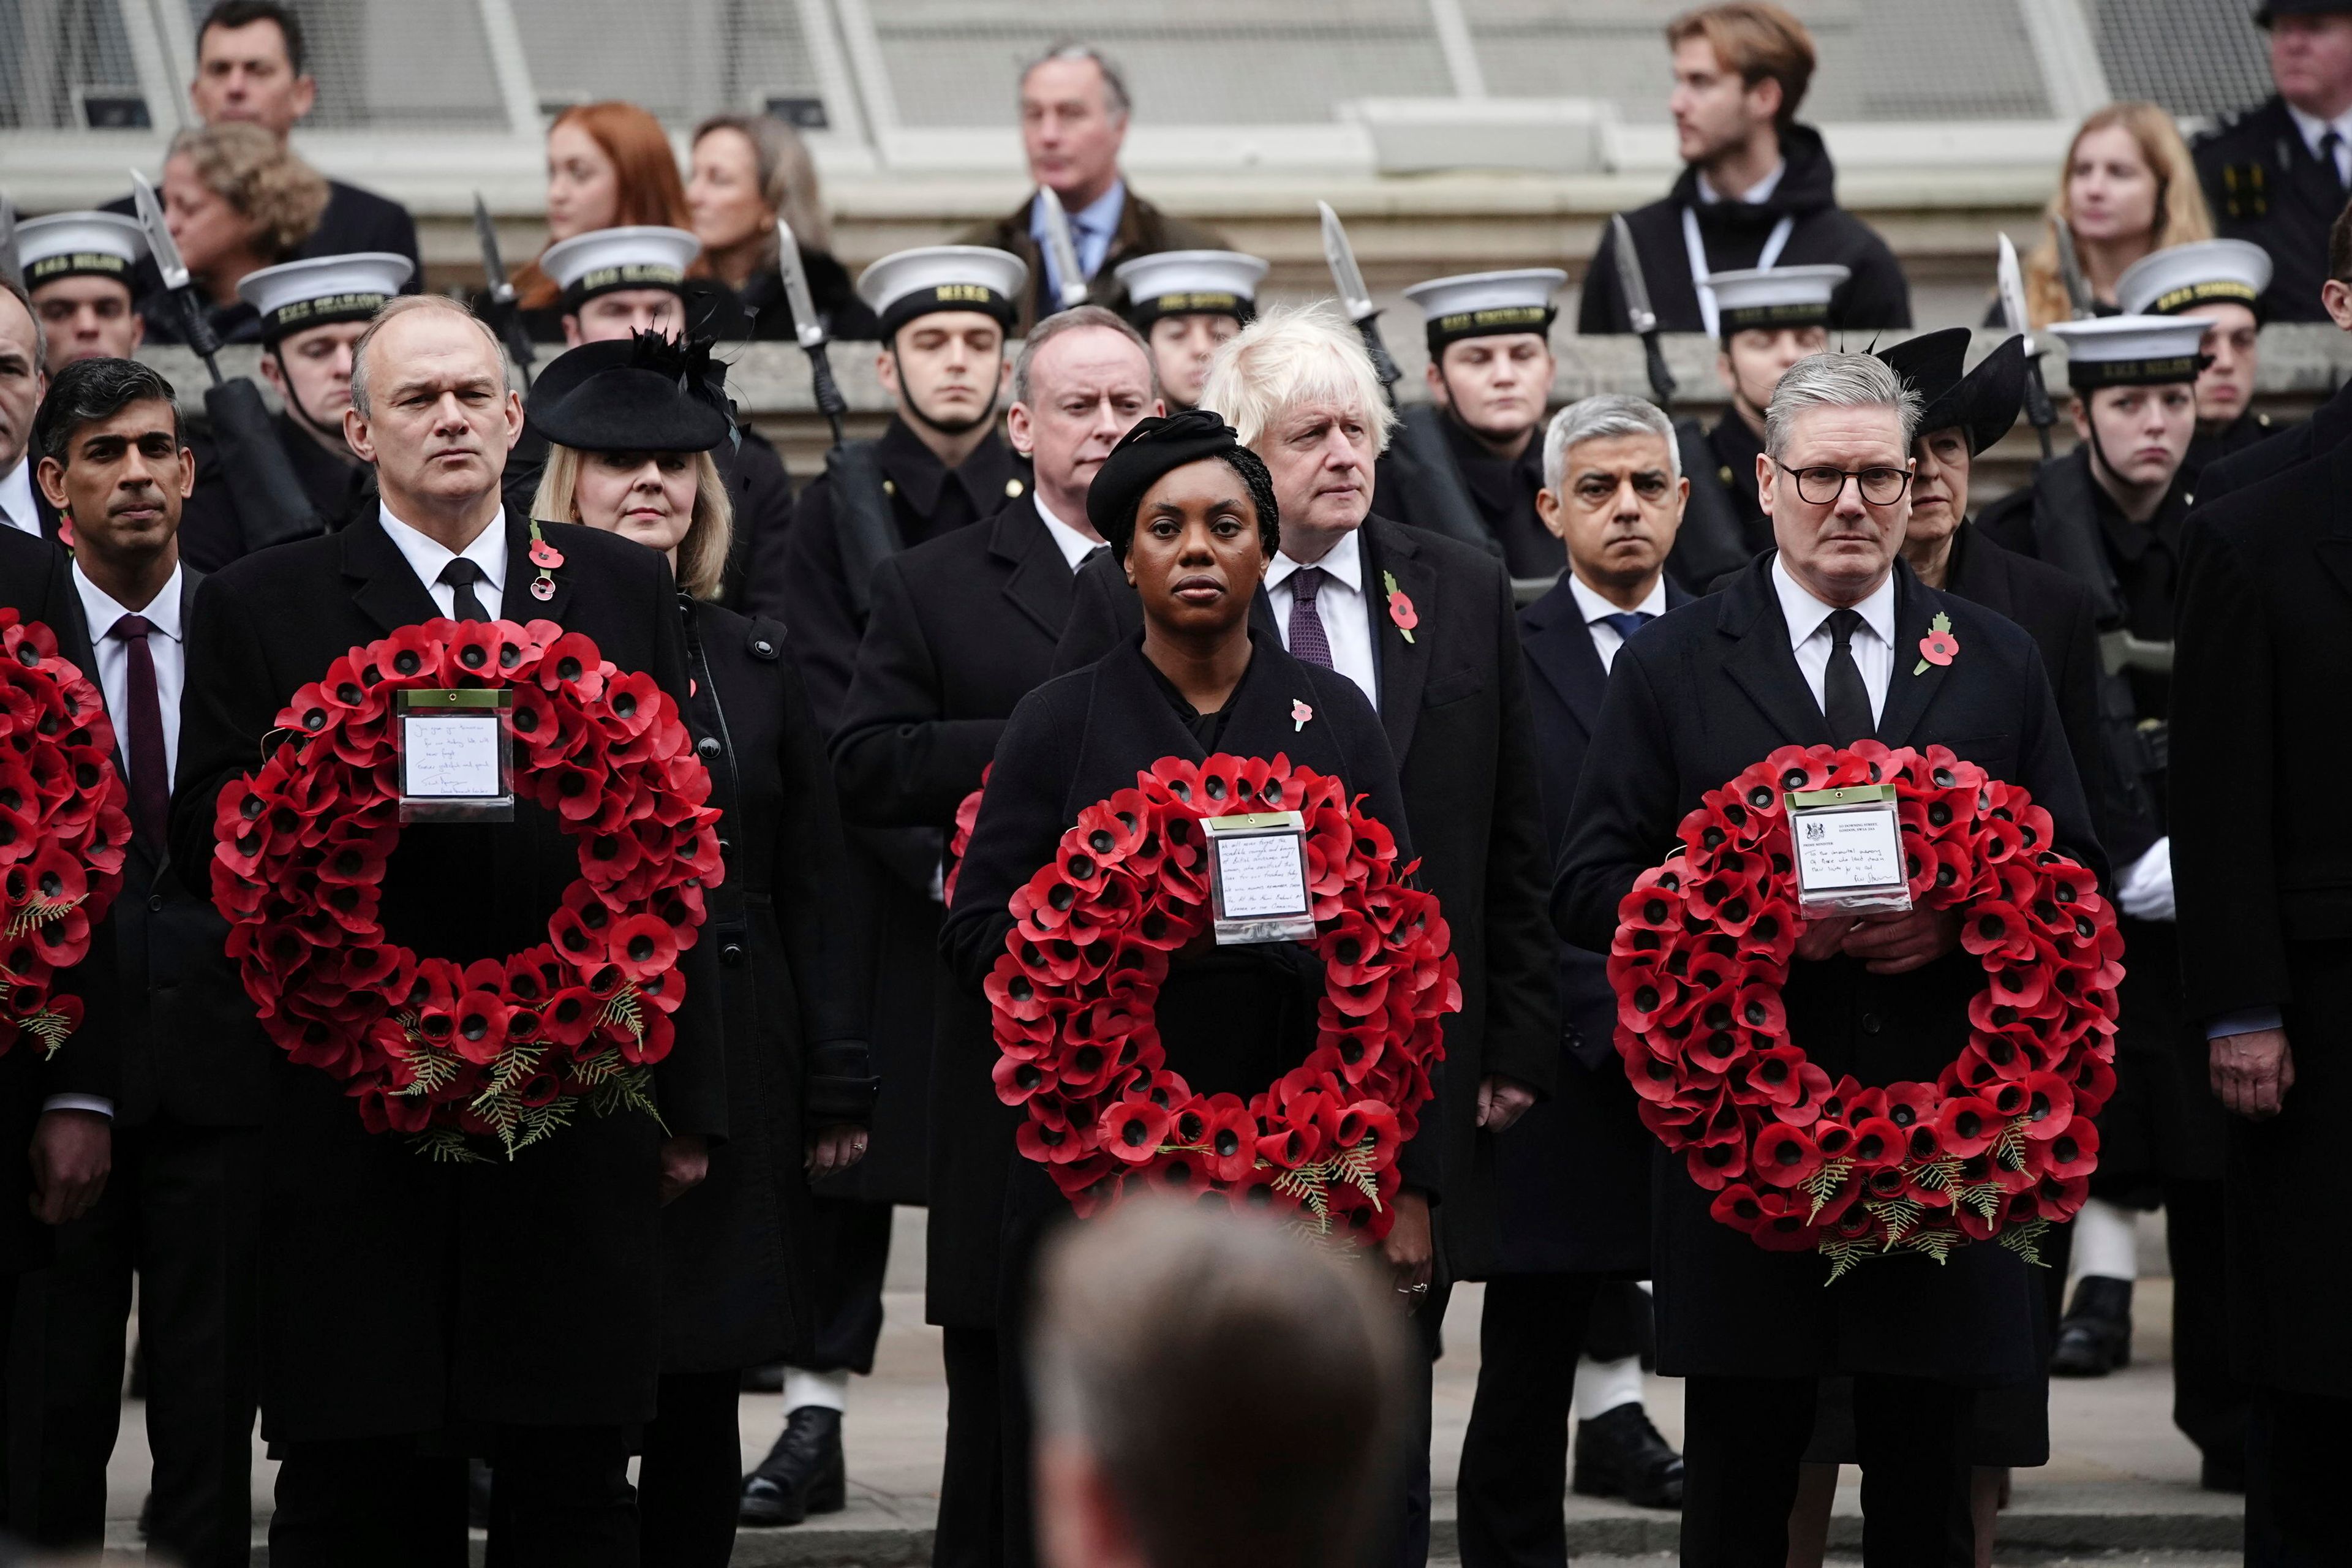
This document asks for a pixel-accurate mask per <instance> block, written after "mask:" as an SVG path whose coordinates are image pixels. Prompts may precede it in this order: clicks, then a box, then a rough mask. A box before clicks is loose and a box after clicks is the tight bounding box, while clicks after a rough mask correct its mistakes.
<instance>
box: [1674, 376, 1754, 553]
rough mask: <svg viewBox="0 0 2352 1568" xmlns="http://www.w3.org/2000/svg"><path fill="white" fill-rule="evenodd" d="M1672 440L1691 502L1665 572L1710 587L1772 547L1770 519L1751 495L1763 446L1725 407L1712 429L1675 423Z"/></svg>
mask: <svg viewBox="0 0 2352 1568" xmlns="http://www.w3.org/2000/svg"><path fill="white" fill-rule="evenodd" d="M1675 445H1676V447H1677V449H1678V450H1679V451H1680V452H1681V454H1682V459H1683V478H1685V479H1688V480H1690V500H1688V501H1686V502H1685V504H1684V506H1683V522H1682V527H1681V528H1680V529H1679V530H1678V531H1676V532H1675V548H1674V551H1673V552H1672V553H1671V554H1669V555H1668V556H1667V557H1666V570H1667V571H1668V572H1670V573H1671V574H1673V575H1674V576H1675V579H1676V580H1677V581H1680V582H1684V583H1713V582H1715V581H1716V580H1717V579H1718V578H1720V577H1723V576H1725V575H1726V574H1730V573H1734V572H1738V570H1739V569H1740V568H1741V567H1743V566H1746V565H1747V564H1748V563H1749V562H1750V561H1753V560H1755V559H1756V556H1757V554H1758V552H1760V551H1766V550H1769V549H1771V548H1772V520H1771V518H1769V516H1767V515H1766V514H1765V511H1764V503H1763V502H1762V501H1760V500H1758V499H1757V496H1756V459H1757V458H1759V457H1761V456H1762V455H1763V452H1764V443H1763V442H1761V441H1759V440H1758V439H1757V438H1756V432H1755V431H1753V430H1750V429H1749V428H1748V422H1747V421H1746V420H1744V419H1742V418H1740V417H1739V415H1738V411H1737V410H1735V409H1729V408H1727V409H1725V410H1724V411H1723V417H1721V418H1720V419H1717V421H1716V422H1715V427H1714V428H1713V429H1711V430H1709V429H1702V428H1701V427H1700V426H1699V422H1698V421H1697V420H1696V419H1677V420H1675Z"/></svg>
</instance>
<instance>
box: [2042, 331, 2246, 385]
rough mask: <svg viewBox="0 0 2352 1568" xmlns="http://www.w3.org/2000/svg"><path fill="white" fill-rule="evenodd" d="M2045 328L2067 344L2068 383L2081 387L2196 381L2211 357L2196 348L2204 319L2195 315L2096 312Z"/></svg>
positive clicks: (2202, 336) (2201, 339) (2202, 332)
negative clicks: (2110, 314)
mask: <svg viewBox="0 0 2352 1568" xmlns="http://www.w3.org/2000/svg"><path fill="white" fill-rule="evenodd" d="M2042 331H2046V332H2048V333H2049V334H2050V335H2051V336H2052V337H2053V338H2056V339H2057V340H2058V341H2059V342H2062V343H2063V344H2065V345H2066V384H2067V385H2069V386H2071V387H2073V388H2074V390H2075V391H2076V392H2078V393H2084V392H2090V391H2093V390H2095V389H2096V388H2098V387H2102V386H2161V385H2164V384H2168V383H2171V382H2181V381H2195V380H2196V379H2197V375H2198V373H2199V372H2200V371H2202V370H2203V369H2204V368H2205V366H2206V364H2207V363H2208V361H2207V359H2206V356H2205V355H2203V354H2201V353H2198V352H2197V346H2198V344H2199V343H2200V342H2202V341H2203V339H2204V336H2205V323H2204V322H2203V321H2199V320H2198V319H2197V318H2196V317H2194V316H2094V317H2092V318H2091V319H2090V320H2088V321H2053V322H2051V323H2050V325H2049V326H2047V327H2044V328H2043V329H2042Z"/></svg>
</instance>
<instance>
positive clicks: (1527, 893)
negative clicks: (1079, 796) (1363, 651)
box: [1055, 516, 1559, 1279]
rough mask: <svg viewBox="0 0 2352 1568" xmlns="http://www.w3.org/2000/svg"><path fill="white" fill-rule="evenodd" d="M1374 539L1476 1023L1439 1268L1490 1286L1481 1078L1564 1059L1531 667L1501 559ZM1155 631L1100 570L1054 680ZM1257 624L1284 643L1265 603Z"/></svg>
mask: <svg viewBox="0 0 2352 1568" xmlns="http://www.w3.org/2000/svg"><path fill="white" fill-rule="evenodd" d="M1361 538H1362V540H1363V544H1364V552H1365V561H1364V584H1365V586H1366V587H1367V588H1368V589H1370V590H1371V591H1370V593H1368V594H1367V595H1366V598H1367V600H1368V601H1369V604H1368V605H1367V610H1368V613H1369V614H1370V616H1371V617H1372V647H1373V655H1374V658H1375V660H1376V662H1377V666H1378V669H1379V674H1380V693H1381V700H1380V714H1381V725H1382V726H1383V727H1384V728H1385V729H1386V730H1387V731H1388V737H1389V750H1390V752H1391V754H1393V755H1394V756H1395V757H1396V758H1397V774H1398V783H1399V785H1400V787H1401V788H1402V790H1403V792H1404V803H1405V811H1406V814H1407V815H1408V816H1409V817H1410V818H1411V820H1412V836H1413V842H1414V844H1415V845H1417V846H1418V847H1419V848H1420V852H1421V855H1422V858H1423V875H1424V876H1425V877H1426V878H1427V879H1428V886H1429V888H1430V889H1431V890H1432V891H1433V892H1434V893H1436V894H1437V896H1438V899H1439V900H1440V901H1441V902H1442V903H1443V904H1444V909H1445V919H1446V922H1447V923H1448V924H1449V925H1450V926H1451V927H1452V928H1453V931H1454V952H1456V953H1458V954H1459V955H1460V956H1461V960H1462V1011H1461V1012H1459V1013H1457V1014H1455V1015H1454V1016H1451V1017H1449V1018H1448V1019H1447V1020H1446V1029H1445V1057H1446V1059H1445V1071H1444V1078H1443V1079H1442V1081H1441V1084H1440V1088H1439V1095H1440V1100H1441V1103H1440V1106H1439V1113H1438V1114H1437V1115H1436V1116H1434V1117H1430V1118H1424V1119H1423V1123H1422V1134H1421V1135H1422V1137H1423V1138H1427V1137H1429V1136H1431V1135H1432V1131H1433V1129H1435V1130H1437V1131H1438V1135H1439V1136H1441V1137H1442V1138H1443V1139H1444V1165H1443V1169H1444V1191H1445V1203H1444V1210H1443V1212H1442V1213H1441V1214H1440V1215H1439V1216H1438V1239H1439V1245H1440V1247H1442V1248H1443V1251H1442V1253H1441V1257H1442V1258H1443V1259H1444V1262H1445V1264H1446V1267H1447V1268H1449V1269H1450V1270H1451V1272H1452V1275H1453V1277H1454V1278H1455V1279H1480V1278H1483V1277H1484V1276H1485V1275H1486V1273H1488V1272H1489V1271H1491V1270H1492V1269H1493V1268H1494V1267H1495V1264H1496V1256H1497V1252H1498V1242H1497V1237H1496V1218H1495V1195H1494V1151H1495V1142H1496V1140H1495V1137H1494V1135H1493V1134H1491V1133H1488V1132H1486V1131H1484V1130H1482V1129H1481V1128H1480V1127H1479V1126H1478V1125H1477V1116H1478V1103H1477V1102H1478V1085H1479V1082H1480V1080H1481V1079H1485V1078H1486V1077H1487V1076H1488V1075H1490V1074H1501V1075H1503V1076H1506V1077H1509V1078H1515V1079H1518V1080H1519V1081H1520V1082H1522V1083H1525V1084H1527V1085H1528V1086H1529V1087H1531V1088H1533V1089H1535V1090H1536V1091H1537V1092H1538V1095H1544V1094H1549V1093H1550V1092H1551V1089H1552V1086H1553V1081H1554V1079H1555V1078H1556V1077H1557V1076H1558V1064H1559V1018H1558V1016H1557V1014H1556V1012H1555V1010H1554V1009H1555V999H1554V987H1553V973H1552V964H1553V956H1552V953H1553V942H1552V939H1551V935H1550V933H1549V931H1545V930H1544V921H1543V881H1544V863H1545V847H1544V842H1543V809H1542V805H1541V803H1540V801H1539V799H1538V792H1537V785H1536V764H1535V742H1534V739H1533V735H1532V730H1531V726H1530V723H1529V721H1528V687H1527V671H1526V666H1525V663H1524V661H1523V660H1522V659H1521V658H1520V655H1519V639H1518V629H1517V621H1516V619H1515V618H1514V615H1513V610H1512V605H1511V585H1510V582H1509V579H1508V578H1507V577H1506V576H1505V575H1504V572H1503V567H1502V563H1500V562H1498V561H1496V560H1495V559H1494V558H1493V557H1491V556H1489V555H1488V554H1486V552H1484V551H1483V550H1480V549H1477V548H1476V547H1475V546H1471V545H1466V544H1457V543H1455V542H1454V541H1453V540H1450V539H1442V538H1438V537H1436V536H1434V535H1433V534H1431V533H1428V532H1426V531H1423V530H1420V529H1413V528H1406V527H1404V526H1402V524H1399V523H1394V522H1391V521H1388V520H1387V519H1386V518H1383V517H1379V516H1373V517H1369V518H1367V519H1365V520H1364V525H1363V528H1362V530H1361ZM1384 573H1385V574H1393V575H1394V576H1395V578H1396V582H1397V587H1398V588H1399V589H1400V590H1401V591H1402V593H1403V594H1404V595H1405V596H1406V597H1407V598H1409V599H1411V600H1412V605H1413V607H1414V609H1415V611H1416V612H1417V613H1418V615H1419V617H1420V624H1419V625H1418V626H1415V627H1414V628H1413V634H1412V637H1413V640H1412V641H1411V642H1407V641H1406V640H1405V638H1404V634H1403V632H1402V629H1401V628H1399V627H1398V626H1397V625H1396V623H1395V621H1394V620H1393V619H1392V618H1391V616H1390V613H1389V609H1388V605H1387V604H1386V602H1385V600H1384V598H1383V596H1382V593H1381V576H1382V574H1384ZM1142 624H1143V612H1142V607H1141V605H1140V604H1139V601H1138V600H1137V598H1136V596H1135V591H1134V590H1133V589H1131V588H1129V587H1128V586H1127V579H1126V577H1125V575H1124V574H1122V573H1121V572H1120V571H1119V570H1118V567H1117V566H1115V565H1114V564H1113V563H1111V562H1110V561H1108V559H1105V560H1102V561H1097V562H1095V563H1092V564H1091V565H1089V566H1087V568H1086V570H1085V571H1083V572H1081V573H1080V574H1079V584H1078V597H1077V604H1076V607H1074V608H1073V609H1072V610H1071V612H1070V625H1069V629H1068V630H1067V631H1066V632H1065V633H1064V634H1063V637H1062V647H1061V651H1060V652H1059V653H1058V654H1056V655H1055V668H1061V669H1069V668H1076V666H1078V665H1080V664H1084V663H1088V662H1091V661H1092V660H1093V659H1095V658H1099V657H1101V655H1102V654H1103V653H1105V652H1107V651H1108V650H1109V649H1110V648H1113V647H1117V646H1118V644H1119V643H1121V642H1123V641H1124V640H1125V639H1126V638H1127V637H1129V636H1131V635H1132V634H1133V633H1135V632H1136V631H1138V630H1139V629H1141V626H1142ZM1253 624H1254V625H1255V626H1259V627H1261V628H1263V629H1264V630H1265V632H1267V633H1269V634H1275V633H1276V628H1275V626H1274V622H1273V616H1272V612H1271V611H1269V610H1268V609H1267V608H1266V600H1265V595H1264V594H1263V593H1261V594H1260V595H1258V599H1257V605H1256V607H1255V610H1254V612H1253ZM1279 640H1280V639H1279V636H1278V634H1276V641H1277V642H1278V641H1279ZM1504 1136H1506V1137H1507V1136H1509V1134H1507V1133H1506V1134H1504Z"/></svg>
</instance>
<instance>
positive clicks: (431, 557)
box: [378, 502, 507, 615]
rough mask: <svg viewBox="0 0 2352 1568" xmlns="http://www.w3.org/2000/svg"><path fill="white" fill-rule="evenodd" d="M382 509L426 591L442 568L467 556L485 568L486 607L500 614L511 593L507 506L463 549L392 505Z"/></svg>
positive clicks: (380, 506)
mask: <svg viewBox="0 0 2352 1568" xmlns="http://www.w3.org/2000/svg"><path fill="white" fill-rule="evenodd" d="M378 512H379V514H380V515H381V516H382V517H383V531H384V532H385V533H386V534H387V535H389V536H390V538H391V540H392V542H393V543H394V545H395V546H397V547H398V549H399V551H400V553H401V555H402V557H403V558H404V559H405V560H406V561H407V563H408V569H409V570H410V571H412V572H414V573H415V574H416V580H417V581H418V582H420V583H422V584H425V590H426V592H428V593H429V592H431V591H432V588H433V586H434V584H436V583H438V582H439V581H440V580H441V569H442V568H443V567H445V566H446V565H448V564H449V563H450V562H452V561H455V560H456V559H457V557H458V556H460V555H463V556H464V557H465V558H466V559H467V560H468V561H470V562H472V563H474V564H475V565H477V566H478V567H480V568H481V569H482V586H483V587H485V588H487V589H488V590H489V593H488V597H487V599H486V600H485V602H484V604H483V608H485V609H487V610H488V611H489V612H490V613H491V614H492V615H496V614H498V612H499V605H500V604H501V603H502V602H503V601H504V600H505V598H506V593H507V514H506V509H505V508H504V507H501V508H499V511H498V515H497V516H495V517H493V518H491V519H490V521H489V526H488V527H487V528H485V529H483V530H482V531H481V532H479V533H478V534H476V535H474V542H472V543H471V544H468V545H467V546H466V548H465V549H463V550H461V551H460V550H452V549H450V548H449V547H448V546H447V545H446V544H444V543H442V542H440V541H439V540H437V539H435V538H433V537H432V536H430V535H429V534H426V533H424V532H422V531H419V530H417V529H414V528H411V527H409V526H408V524H406V523H404V522H403V521H400V519H398V518H396V517H394V516H393V515H392V508H391V507H390V506H389V505H387V504H384V503H382V502H379V503H378Z"/></svg>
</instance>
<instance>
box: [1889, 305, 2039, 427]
mask: <svg viewBox="0 0 2352 1568" xmlns="http://www.w3.org/2000/svg"><path fill="white" fill-rule="evenodd" d="M1968 354H1969V330H1968V328H1966V327H1947V328H1945V329H1944V330H1943V331H1937V332H1922V333H1920V334H1919V335H1918V336H1917V337H1916V338H1906V339H1905V340H1904V341H1903V342H1899V343H1896V344H1895V345H1894V346H1893V347H1891V348H1884V349H1880V350H1879V351H1878V357H1879V358H1880V359H1882V360H1884V361H1885V363H1886V366H1887V368H1888V369H1890V370H1892V371H1894V373H1895V374H1896V375H1898V376H1900V377H1901V378H1902V380H1903V384H1904V385H1906V386H1907V387H1909V388H1910V389H1911V390H1912V391H1914V392H1916V393H1917V394H1918V395H1919V402H1920V409H1919V423H1918V426H1917V429H1918V432H1919V434H1921V435H1922V436H1925V435H1927V433H1928V432H1930V431H1934V430H1949V429H1951V428H1952V427H1953V426H1958V427H1959V428H1961V429H1963V430H1966V431H1967V432H1968V433H1969V455H1970V456H1974V455H1975V454H1977V453H1979V452H1981V451H1983V450H1984V449H1985V448H1986V447H1990V446H1991V445H1992V444H1993V443H1994V442H1996V441H1998V440H2000V438H2001V437H2003V436H2006V435H2008V434H2009V427H2010V426H2012V425H2014V424H2016V423H2017V411H2018V409H2019V407H2020V406H2021V405H2022V404H2023V403H2024V402H2025V340H2024V338H2022V337H2012V338H2011V339H2010V340H2009V341H2008V342H2004V343H2002V344H2001V345H2000V347H1998V348H1996V349H1994V350H1993V351H1992V353H1989V354H1987V355H1985V357H1984V359H1983V360H1982V361H1981V362H1980V363H1979V364H1978V365H1977V367H1976V369H1974V370H1971V371H1968V372H1966V373H1965V374H1963V371H1962V366H1964V365H1965V364H1966V363H1967V362H1968Z"/></svg>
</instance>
